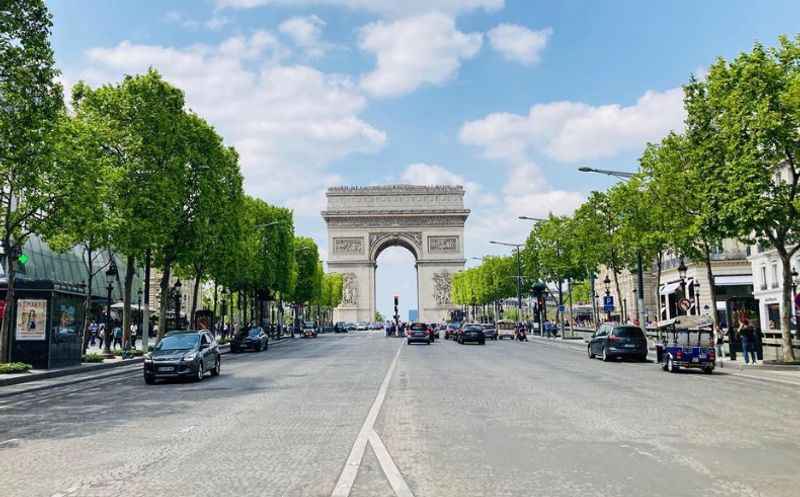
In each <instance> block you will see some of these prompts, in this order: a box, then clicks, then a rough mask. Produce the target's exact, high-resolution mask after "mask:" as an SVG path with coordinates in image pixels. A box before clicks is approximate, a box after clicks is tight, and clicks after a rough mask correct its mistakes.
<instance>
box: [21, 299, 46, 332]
mask: <svg viewBox="0 0 800 497" xmlns="http://www.w3.org/2000/svg"><path fill="white" fill-rule="evenodd" d="M46 327H47V300H45V299H20V300H18V301H17V327H16V339H17V340H45V339H46V338H47V331H46V329H45V328H46Z"/></svg>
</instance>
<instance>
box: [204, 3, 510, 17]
mask: <svg viewBox="0 0 800 497" xmlns="http://www.w3.org/2000/svg"><path fill="white" fill-rule="evenodd" d="M215 3H216V5H217V7H220V8H225V7H230V8H237V9H248V8H253V7H263V6H270V5H289V6H292V7H304V6H309V5H330V6H336V7H345V8H349V9H352V10H364V11H367V12H372V13H374V14H380V15H385V16H393V17H402V16H410V15H416V14H421V13H425V12H432V11H436V12H443V13H446V14H452V15H455V14H460V13H464V12H470V11H473V10H478V9H481V10H484V11H487V12H490V11H496V10H500V9H502V8H503V7H504V5H505V1H504V0H402V1H401V0H215Z"/></svg>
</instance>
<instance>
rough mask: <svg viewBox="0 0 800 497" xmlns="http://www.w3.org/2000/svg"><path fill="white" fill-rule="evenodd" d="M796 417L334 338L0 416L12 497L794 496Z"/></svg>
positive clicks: (778, 388) (663, 388) (641, 377)
mask: <svg viewBox="0 0 800 497" xmlns="http://www.w3.org/2000/svg"><path fill="white" fill-rule="evenodd" d="M387 373H390V374H389V375H387ZM799 397H800V391H799V390H798V388H797V387H795V386H792V385H789V384H780V383H767V382H762V381H754V380H751V379H747V378H743V377H738V376H734V375H728V374H716V373H715V374H714V375H711V376H707V375H702V374H692V373H683V374H678V375H671V374H668V373H664V372H662V371H661V369H660V368H658V367H657V366H656V365H654V364H652V363H644V364H642V363H603V362H601V361H599V360H589V359H588V358H586V355H585V353H584V352H583V351H582V350H581V349H578V348H574V347H570V346H569V345H566V344H560V343H543V342H541V341H534V342H530V343H515V342H510V341H508V342H489V343H487V344H486V345H485V346H479V345H465V346H462V345H458V344H455V343H451V342H447V341H444V340H442V341H438V342H437V343H436V344H434V345H432V346H425V345H414V346H406V345H405V344H404V343H403V342H402V341H401V340H398V339H393V338H385V337H383V336H382V335H381V334H369V333H358V334H352V335H348V336H343V335H323V336H321V337H320V338H318V339H316V340H294V341H285V342H282V343H280V344H278V345H277V346H275V347H273V348H271V349H270V350H269V351H267V352H263V353H260V354H242V355H238V356H235V357H232V356H226V357H225V360H224V362H223V374H222V375H221V376H220V377H218V378H207V379H206V380H205V381H204V382H202V383H199V384H198V383H170V384H159V385H156V386H151V387H148V386H145V385H144V383H143V381H142V379H141V377H140V376H139V374H136V375H130V376H121V377H114V378H109V379H105V380H98V381H96V382H89V383H83V384H79V385H72V386H69V387H63V388H59V389H53V390H45V391H40V392H33V393H29V394H22V395H18V396H13V397H7V398H2V399H0V496H3V497H5V496H9V497H12V496H13V497H17V496H45V497H51V496H57V495H58V496H126V497H127V496H148V497H152V496H165V495H175V496H255V495H260V496H324V497H328V496H331V495H348V496H353V497H366V496H369V497H380V496H393V495H398V496H409V495H414V496H417V497H421V496H447V497H449V496H453V497H455V496H458V497H465V496H570V497H572V496H576V495H581V496H595V495H596V496H604V497H605V496H638V495H647V496H667V495H669V496H690V495H691V496H740V495H743V496H796V495H798V494H800V481H798V477H797V470H796V468H798V467H799V466H800V435H798V434H799V433H800V416H798V413H799V412H800V400H799Z"/></svg>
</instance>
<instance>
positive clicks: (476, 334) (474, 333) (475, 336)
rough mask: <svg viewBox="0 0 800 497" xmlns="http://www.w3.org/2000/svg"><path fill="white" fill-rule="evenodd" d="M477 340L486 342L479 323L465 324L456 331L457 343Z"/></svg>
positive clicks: (482, 343) (481, 342)
mask: <svg viewBox="0 0 800 497" xmlns="http://www.w3.org/2000/svg"><path fill="white" fill-rule="evenodd" d="M467 342H478V343H479V344H481V345H485V344H486V336H485V335H484V334H483V327H482V326H481V325H479V324H465V325H464V326H462V327H461V329H459V331H458V343H460V344H462V345H463V344H465V343H467Z"/></svg>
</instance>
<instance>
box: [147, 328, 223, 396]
mask: <svg viewBox="0 0 800 497" xmlns="http://www.w3.org/2000/svg"><path fill="white" fill-rule="evenodd" d="M221 366H222V357H221V355H220V353H219V346H218V345H217V341H216V340H215V339H214V337H213V336H212V335H211V333H209V332H208V331H206V330H188V331H183V330H181V331H170V332H169V333H167V334H166V335H165V336H164V338H162V339H161V341H160V342H158V345H156V346H155V348H154V349H153V351H152V352H149V353H147V354H145V356H144V381H145V383H147V384H148V385H152V384H153V383H155V382H156V380H157V379H159V378H192V379H194V380H195V381H201V380H202V379H203V378H204V377H205V375H206V373H207V372H210V373H211V376H217V375H218V374H219V372H220V368H221Z"/></svg>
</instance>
